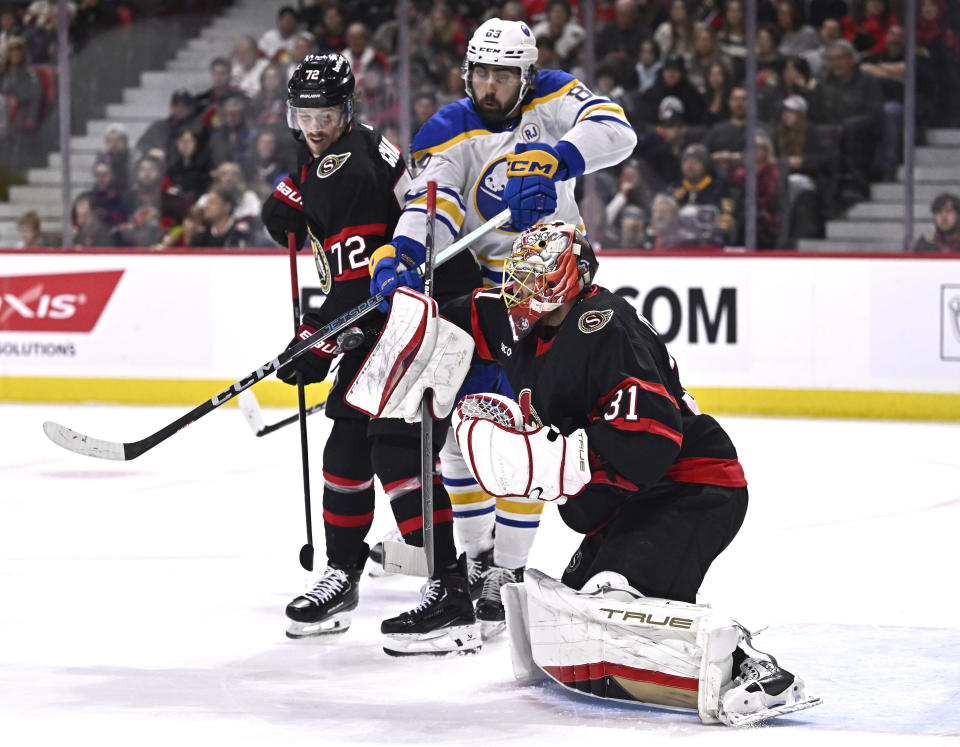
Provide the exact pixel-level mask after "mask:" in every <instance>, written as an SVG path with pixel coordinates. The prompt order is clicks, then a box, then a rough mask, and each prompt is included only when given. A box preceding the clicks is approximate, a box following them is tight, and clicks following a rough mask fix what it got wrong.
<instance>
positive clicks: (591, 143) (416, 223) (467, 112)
mask: <svg viewBox="0 0 960 747" xmlns="http://www.w3.org/2000/svg"><path fill="white" fill-rule="evenodd" d="M561 140H563V141H565V143H569V144H570V145H571V146H573V147H572V150H571V149H569V148H568V149H566V153H567V154H568V155H567V156H566V157H565V160H566V161H568V162H569V161H571V160H574V161H575V160H576V159H577V157H579V158H580V159H581V163H568V166H570V167H571V169H572V170H577V169H578V168H579V169H581V170H582V172H583V173H589V172H592V171H597V170H599V169H604V168H607V167H608V166H613V165H615V164H617V163H620V162H621V161H622V160H623V159H624V158H626V157H627V156H628V155H629V154H630V153H631V151H632V150H633V148H634V146H635V145H636V142H637V136H636V134H635V133H634V131H633V128H632V127H631V126H630V123H629V122H628V121H627V118H626V116H625V115H624V113H623V109H621V108H620V106H618V105H617V104H615V103H613V102H612V101H611V100H610V99H607V98H604V97H603V96H597V95H595V94H594V93H592V92H591V91H590V90H589V89H588V88H587V87H586V86H584V85H583V84H582V83H581V82H580V81H578V80H577V79H576V78H574V77H573V76H572V75H569V74H567V73H564V72H561V71H559V70H542V71H540V73H539V74H538V76H537V84H536V89H535V90H534V91H531V92H529V93H527V95H526V96H525V97H524V100H523V103H522V104H521V107H520V116H519V119H517V118H514V119H512V120H509V121H508V122H506V123H504V125H503V126H502V127H491V125H489V124H487V123H486V122H484V121H483V119H481V117H480V115H479V114H478V113H477V111H476V109H475V108H474V106H473V103H472V102H471V101H470V99H468V98H463V99H460V100H459V101H455V102H454V103H452V104H448V105H447V106H445V107H444V108H443V109H441V110H440V111H438V112H437V113H436V114H434V115H433V116H432V117H431V118H430V119H429V120H428V121H427V123H426V124H425V125H424V126H423V127H422V128H421V129H420V131H419V132H418V133H417V134H416V136H415V137H414V139H413V151H414V153H413V157H414V162H415V165H416V166H417V168H418V169H419V173H418V175H417V176H416V177H415V178H414V180H413V182H412V183H411V184H410V188H409V190H408V191H407V194H406V197H405V204H404V210H403V213H402V215H401V216H400V221H399V223H398V224H397V228H396V230H395V231H394V235H403V236H408V237H410V238H412V239H415V240H417V241H419V242H420V243H421V244H422V243H425V237H426V199H427V198H426V193H427V182H429V181H435V182H436V183H437V229H436V245H435V251H437V252H439V251H442V250H443V249H445V248H446V247H447V246H449V245H450V244H452V243H453V242H454V241H455V240H456V239H457V238H458V237H459V236H460V235H463V234H466V233H469V232H470V231H472V230H473V229H475V228H477V227H478V226H480V225H481V224H483V223H485V222H486V221H487V220H489V219H490V218H492V217H493V216H495V215H496V214H497V213H499V212H500V211H502V210H503V209H504V208H506V207H507V205H506V203H505V202H504V201H503V190H504V187H506V184H507V176H506V174H507V155H508V154H510V153H513V152H514V146H515V145H516V144H517V143H533V142H541V143H548V144H549V145H552V146H554V147H556V145H557V143H558V142H559V141H561ZM561 155H564V154H563V153H562V154H561ZM575 181H576V180H575V179H568V180H567V181H563V182H557V184H556V188H557V210H556V211H555V212H554V213H553V214H552V215H549V216H546V217H544V218H543V220H545V221H546V220H562V221H564V222H566V223H572V224H574V225H576V226H579V227H580V228H581V230H582V229H583V220H582V219H581V218H580V212H579V210H578V208H577V203H576V201H575V200H574V197H573V190H574V186H575ZM518 233H519V231H518V230H517V229H516V228H514V227H513V226H512V225H511V224H510V223H509V222H508V223H507V224H505V225H504V226H502V227H501V228H500V229H498V230H495V231H491V232H490V233H488V234H486V235H485V236H483V237H482V238H480V239H478V240H477V241H476V242H474V244H473V246H472V247H471V251H472V252H473V254H474V256H476V258H477V260H478V261H479V263H480V267H481V270H482V271H483V277H484V284H485V285H487V286H488V287H489V286H493V285H499V284H500V283H501V282H502V280H503V263H504V261H505V259H506V258H507V256H508V255H509V254H510V248H511V246H512V245H513V240H514V238H515V237H516V236H517V235H518Z"/></svg>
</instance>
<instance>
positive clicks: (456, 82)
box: [437, 42, 550, 109]
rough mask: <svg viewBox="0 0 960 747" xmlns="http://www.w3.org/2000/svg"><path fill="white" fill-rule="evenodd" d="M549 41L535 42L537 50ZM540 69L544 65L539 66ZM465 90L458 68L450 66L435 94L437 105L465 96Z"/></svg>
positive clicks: (441, 105) (548, 44)
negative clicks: (541, 43) (439, 88)
mask: <svg viewBox="0 0 960 747" xmlns="http://www.w3.org/2000/svg"><path fill="white" fill-rule="evenodd" d="M549 46H550V43H549V42H544V43H543V46H542V47H541V45H540V44H539V43H538V44H537V52H540V50H541V49H544V48H546V47H549ZM540 69H541V70H543V69H544V67H542V66H541V68H540ZM466 95H467V93H466V90H465V89H464V87H463V76H462V75H461V73H460V69H459V68H456V67H452V68H450V69H449V70H448V71H447V79H446V82H445V83H444V86H443V90H442V91H441V92H440V93H439V94H437V105H438V106H439V107H440V108H441V109H442V108H443V107H445V106H446V105H447V104H452V103H453V102H454V101H458V100H459V99H462V98H463V97H464V96H466Z"/></svg>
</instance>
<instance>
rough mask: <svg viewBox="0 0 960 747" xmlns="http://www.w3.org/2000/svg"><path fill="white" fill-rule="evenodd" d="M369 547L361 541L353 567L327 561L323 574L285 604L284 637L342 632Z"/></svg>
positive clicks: (353, 600) (356, 595)
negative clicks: (359, 555)
mask: <svg viewBox="0 0 960 747" xmlns="http://www.w3.org/2000/svg"><path fill="white" fill-rule="evenodd" d="M368 552H369V548H368V547H367V545H366V544H364V545H363V551H362V553H361V561H360V562H359V563H358V564H357V565H356V566H354V567H349V568H347V567H344V568H340V567H337V565H335V564H334V563H330V564H329V565H327V567H326V569H325V570H324V571H323V575H322V576H320V579H319V580H318V581H317V583H315V584H314V585H313V588H312V589H310V591H308V592H306V593H305V594H303V595H301V596H299V597H297V598H296V599H294V600H293V601H292V602H290V604H288V605H287V621H288V624H287V637H288V638H308V637H310V636H315V635H327V634H329V633H345V632H346V631H347V628H349V627H350V620H351V617H352V615H351V614H350V613H351V612H352V611H353V610H355V609H356V608H357V601H358V600H359V594H358V586H357V585H358V583H359V582H360V576H361V575H362V573H363V564H364V563H365V562H366V560H367V554H368Z"/></svg>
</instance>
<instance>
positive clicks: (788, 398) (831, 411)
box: [690, 387, 960, 421]
mask: <svg viewBox="0 0 960 747" xmlns="http://www.w3.org/2000/svg"><path fill="white" fill-rule="evenodd" d="M690 393H691V394H692V395H693V396H694V397H695V398H696V400H697V403H698V404H699V405H700V408H701V409H702V410H703V411H704V412H709V413H711V414H728V415H769V416H785V417H814V418H860V419H868V420H941V421H960V394H939V393H930V392H862V391H853V390H840V389H733V388H726V387H690Z"/></svg>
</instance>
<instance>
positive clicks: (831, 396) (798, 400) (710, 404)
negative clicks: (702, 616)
mask: <svg viewBox="0 0 960 747" xmlns="http://www.w3.org/2000/svg"><path fill="white" fill-rule="evenodd" d="M233 383H234V382H233V381H226V380H217V379H191V380H181V379H105V378H54V377H25V376H24V377H18V376H0V401H6V402H106V403H118V404H152V405H193V406H196V405H198V404H200V403H201V402H203V401H204V400H206V399H209V398H211V397H213V396H214V395H215V394H217V393H219V392H221V391H223V390H224V389H226V388H227V387H228V386H230V385H231V384H233ZM330 386H331V383H330V382H328V381H325V382H323V383H320V384H312V385H310V386H308V387H307V406H310V405H313V404H316V403H317V402H321V401H323V400H324V399H325V398H326V396H327V393H328V392H329V391H330ZM253 391H254V393H255V394H256V395H257V400H258V401H259V402H260V404H261V405H262V406H263V407H292V408H295V407H296V406H297V390H296V388H295V387H292V386H288V385H287V384H284V383H283V382H280V381H277V380H276V379H274V378H270V379H267V380H266V381H261V382H260V383H259V384H257V385H256V386H255V387H254V388H253ZM690 393H691V394H693V396H694V397H696V399H697V402H698V403H699V405H700V407H701V409H702V410H703V411H704V412H709V413H712V414H729V415H768V416H784V417H824V418H865V419H871V420H874V419H876V420H939V421H952V422H960V394H936V393H928V392H862V391H847V390H826V389H759V388H750V389H739V388H728V387H691V388H690ZM234 404H235V403H234V402H228V403H226V405H225V406H229V407H232V406H234Z"/></svg>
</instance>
